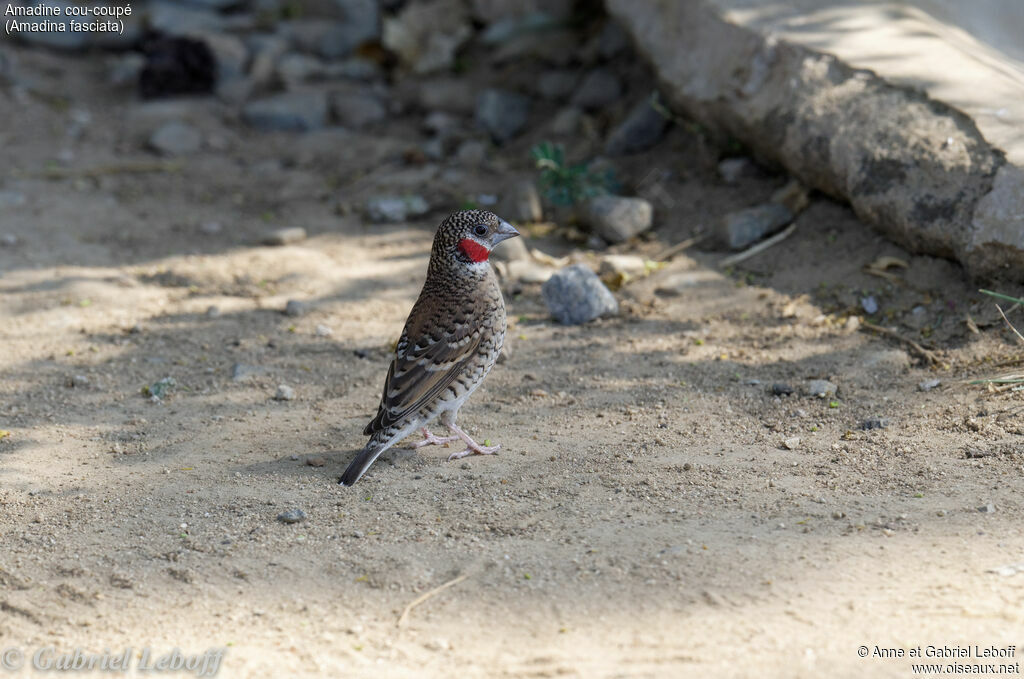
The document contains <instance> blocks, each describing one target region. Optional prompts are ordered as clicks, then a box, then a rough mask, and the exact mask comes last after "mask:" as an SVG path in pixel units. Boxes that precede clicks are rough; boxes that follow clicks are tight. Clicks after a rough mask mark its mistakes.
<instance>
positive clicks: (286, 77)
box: [274, 52, 327, 86]
mask: <svg viewBox="0 0 1024 679" xmlns="http://www.w3.org/2000/svg"><path fill="white" fill-rule="evenodd" d="M274 70H275V72H276V73H277V77H278V78H280V79H281V81H282V82H284V83H285V85H286V86H288V85H294V84H295V83H304V82H306V81H309V80H313V79H314V78H319V77H322V76H323V75H324V73H325V71H326V70H327V65H326V64H325V63H324V62H323V61H321V60H320V59H318V58H317V57H314V56H312V55H309V54H303V53H302V52H289V53H287V54H285V55H282V56H281V58H280V59H278V60H277V65H276V66H275V68H274Z"/></svg>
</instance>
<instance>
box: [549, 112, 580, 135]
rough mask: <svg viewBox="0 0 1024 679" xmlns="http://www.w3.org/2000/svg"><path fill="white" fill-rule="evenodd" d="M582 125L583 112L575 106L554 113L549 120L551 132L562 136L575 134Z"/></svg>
mask: <svg viewBox="0 0 1024 679" xmlns="http://www.w3.org/2000/svg"><path fill="white" fill-rule="evenodd" d="M582 124H583V111H581V110H579V109H578V108H576V107H575V106H567V107H565V108H563V109H561V110H560V111H559V112H558V113H556V114H555V117H554V118H553V119H552V120H551V132H552V133H553V134H564V135H571V134H576V133H577V132H579V130H580V126H581V125H582Z"/></svg>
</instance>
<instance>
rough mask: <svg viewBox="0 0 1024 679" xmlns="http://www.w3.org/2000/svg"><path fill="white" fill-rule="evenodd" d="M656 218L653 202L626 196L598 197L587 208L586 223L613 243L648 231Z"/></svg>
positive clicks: (588, 202)
mask: <svg viewBox="0 0 1024 679" xmlns="http://www.w3.org/2000/svg"><path fill="white" fill-rule="evenodd" d="M653 217H654V208H653V207H652V206H651V204H650V202H648V201H646V200H644V199H643V198H627V197H625V196H595V197H594V198H591V199H590V200H588V201H587V202H586V204H585V206H584V210H583V218H584V220H585V222H586V223H587V224H588V225H589V226H590V228H591V229H593V231H594V233H596V234H597V235H599V236H601V238H604V239H605V240H606V241H608V242H609V243H621V242H623V241H626V240H629V239H630V238H632V237H633V236H636V235H637V234H639V233H642V232H644V231H646V230H647V229H649V228H651V222H652V220H653Z"/></svg>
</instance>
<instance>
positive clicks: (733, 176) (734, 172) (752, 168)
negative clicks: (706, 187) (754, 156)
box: [718, 157, 758, 184]
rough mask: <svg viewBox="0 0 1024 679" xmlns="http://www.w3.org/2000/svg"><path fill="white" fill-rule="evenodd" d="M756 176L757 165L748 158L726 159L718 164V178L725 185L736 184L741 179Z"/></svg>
mask: <svg viewBox="0 0 1024 679" xmlns="http://www.w3.org/2000/svg"><path fill="white" fill-rule="evenodd" d="M757 174H758V171H757V165H755V164H754V161H752V160H751V159H750V158H746V157H741V158H726V159H725V160H722V161H721V162H719V163H718V176H719V177H721V178H722V181H724V182H725V183H726V184H738V183H739V181H740V180H741V179H744V178H747V177H755V176H757Z"/></svg>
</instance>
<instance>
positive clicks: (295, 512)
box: [277, 509, 306, 523]
mask: <svg viewBox="0 0 1024 679" xmlns="http://www.w3.org/2000/svg"><path fill="white" fill-rule="evenodd" d="M277 520H278V521H280V522H281V523H301V522H302V521H305V520H306V513H305V512H304V511H302V510H301V509H289V510H288V511H286V512H281V513H280V514H278V515H277Z"/></svg>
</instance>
